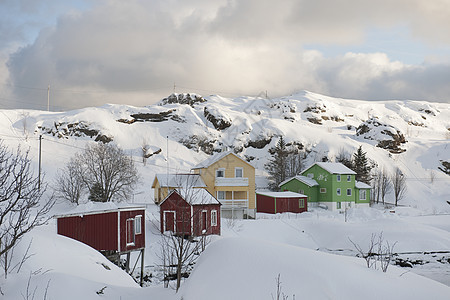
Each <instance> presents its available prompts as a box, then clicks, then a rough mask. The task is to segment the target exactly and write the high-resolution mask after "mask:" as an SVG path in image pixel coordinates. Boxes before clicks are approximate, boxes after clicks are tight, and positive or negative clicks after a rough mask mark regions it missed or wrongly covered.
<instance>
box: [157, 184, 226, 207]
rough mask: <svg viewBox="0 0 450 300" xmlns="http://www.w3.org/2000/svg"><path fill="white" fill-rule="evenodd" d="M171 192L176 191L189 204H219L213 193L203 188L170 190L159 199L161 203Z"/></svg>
mask: <svg viewBox="0 0 450 300" xmlns="http://www.w3.org/2000/svg"><path fill="white" fill-rule="evenodd" d="M173 193H177V194H178V195H179V196H180V197H181V198H183V199H184V200H185V201H186V202H187V203H189V204H190V205H206V204H219V205H221V203H220V202H219V200H217V199H216V198H214V196H213V195H211V194H210V193H209V192H208V191H207V190H205V189H192V188H188V189H178V190H172V191H171V192H170V193H169V194H168V195H167V197H166V198H164V200H163V201H161V203H160V204H159V205H161V204H163V203H164V201H166V199H168V198H169V197H170V195H172V194H173Z"/></svg>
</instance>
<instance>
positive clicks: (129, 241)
mask: <svg viewBox="0 0 450 300" xmlns="http://www.w3.org/2000/svg"><path fill="white" fill-rule="evenodd" d="M55 217H56V219H57V233H58V234H60V235H64V236H67V237H70V238H72V239H75V240H77V241H80V242H82V243H85V244H87V245H89V246H91V247H92V248H94V249H96V250H98V251H100V252H102V253H103V254H104V255H105V256H107V257H108V258H110V259H111V260H113V261H116V262H118V261H119V260H120V256H121V255H122V254H126V255H127V260H126V269H127V272H128V271H129V263H130V252H131V251H140V252H141V255H140V258H141V285H142V276H143V262H144V257H143V256H144V248H145V207H117V208H111V209H105V210H97V211H87V212H76V213H72V214H67V215H60V216H55ZM138 259H139V258H138Z"/></svg>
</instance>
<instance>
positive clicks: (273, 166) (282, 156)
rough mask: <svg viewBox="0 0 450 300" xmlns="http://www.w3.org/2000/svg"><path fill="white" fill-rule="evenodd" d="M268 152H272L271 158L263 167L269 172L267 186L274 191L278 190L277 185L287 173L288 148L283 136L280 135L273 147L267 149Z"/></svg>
mask: <svg viewBox="0 0 450 300" xmlns="http://www.w3.org/2000/svg"><path fill="white" fill-rule="evenodd" d="M269 152H270V153H271V154H272V158H270V159H269V162H267V163H266V164H265V165H264V167H265V168H266V170H267V173H269V180H270V183H269V188H270V189H271V190H273V191H276V190H278V185H279V184H280V183H281V182H283V181H284V180H285V179H286V173H287V168H286V164H287V156H288V150H287V149H286V142H285V141H284V139H283V137H280V139H279V140H278V143H277V145H276V146H275V148H273V149H271V150H269Z"/></svg>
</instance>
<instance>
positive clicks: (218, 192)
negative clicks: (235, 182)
mask: <svg viewBox="0 0 450 300" xmlns="http://www.w3.org/2000/svg"><path fill="white" fill-rule="evenodd" d="M221 193H223V198H221V197H220V196H219V195H220V194H221ZM226 196H227V192H226V191H217V200H225V198H226Z"/></svg>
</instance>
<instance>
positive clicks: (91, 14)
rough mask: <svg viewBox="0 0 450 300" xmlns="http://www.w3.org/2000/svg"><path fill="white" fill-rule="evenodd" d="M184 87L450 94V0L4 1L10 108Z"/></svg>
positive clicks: (2, 78)
mask: <svg viewBox="0 0 450 300" xmlns="http://www.w3.org/2000/svg"><path fill="white" fill-rule="evenodd" d="M48 85H50V107H51V110H66V109H72V108H79V107H83V106H93V105H95V106H98V105H102V104H104V103H123V104H131V105H139V106H141V105H148V104H152V103H155V102H157V101H159V100H160V99H161V98H163V97H165V96H167V95H169V94H170V93H172V92H173V91H174V90H175V91H176V92H195V93H198V94H201V95H210V94H220V95H223V96H227V97H233V96H239V95H250V96H252V95H254V96H256V95H259V94H260V93H261V92H266V91H267V93H268V95H269V97H276V96H282V95H289V94H292V93H295V92H296V91H300V90H309V91H313V92H317V93H322V94H326V95H330V96H335V97H343V98H354V99H367V100H387V99H418V100H428V101H439V102H447V103H450V0H426V1H423V0H378V1H373V0H358V1H351V0H278V1H269V0H246V1H245V0H127V1H123V0H109V1H107V0H78V1H75V0H74V1H58V0H0V108H34V109H47V88H48Z"/></svg>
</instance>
